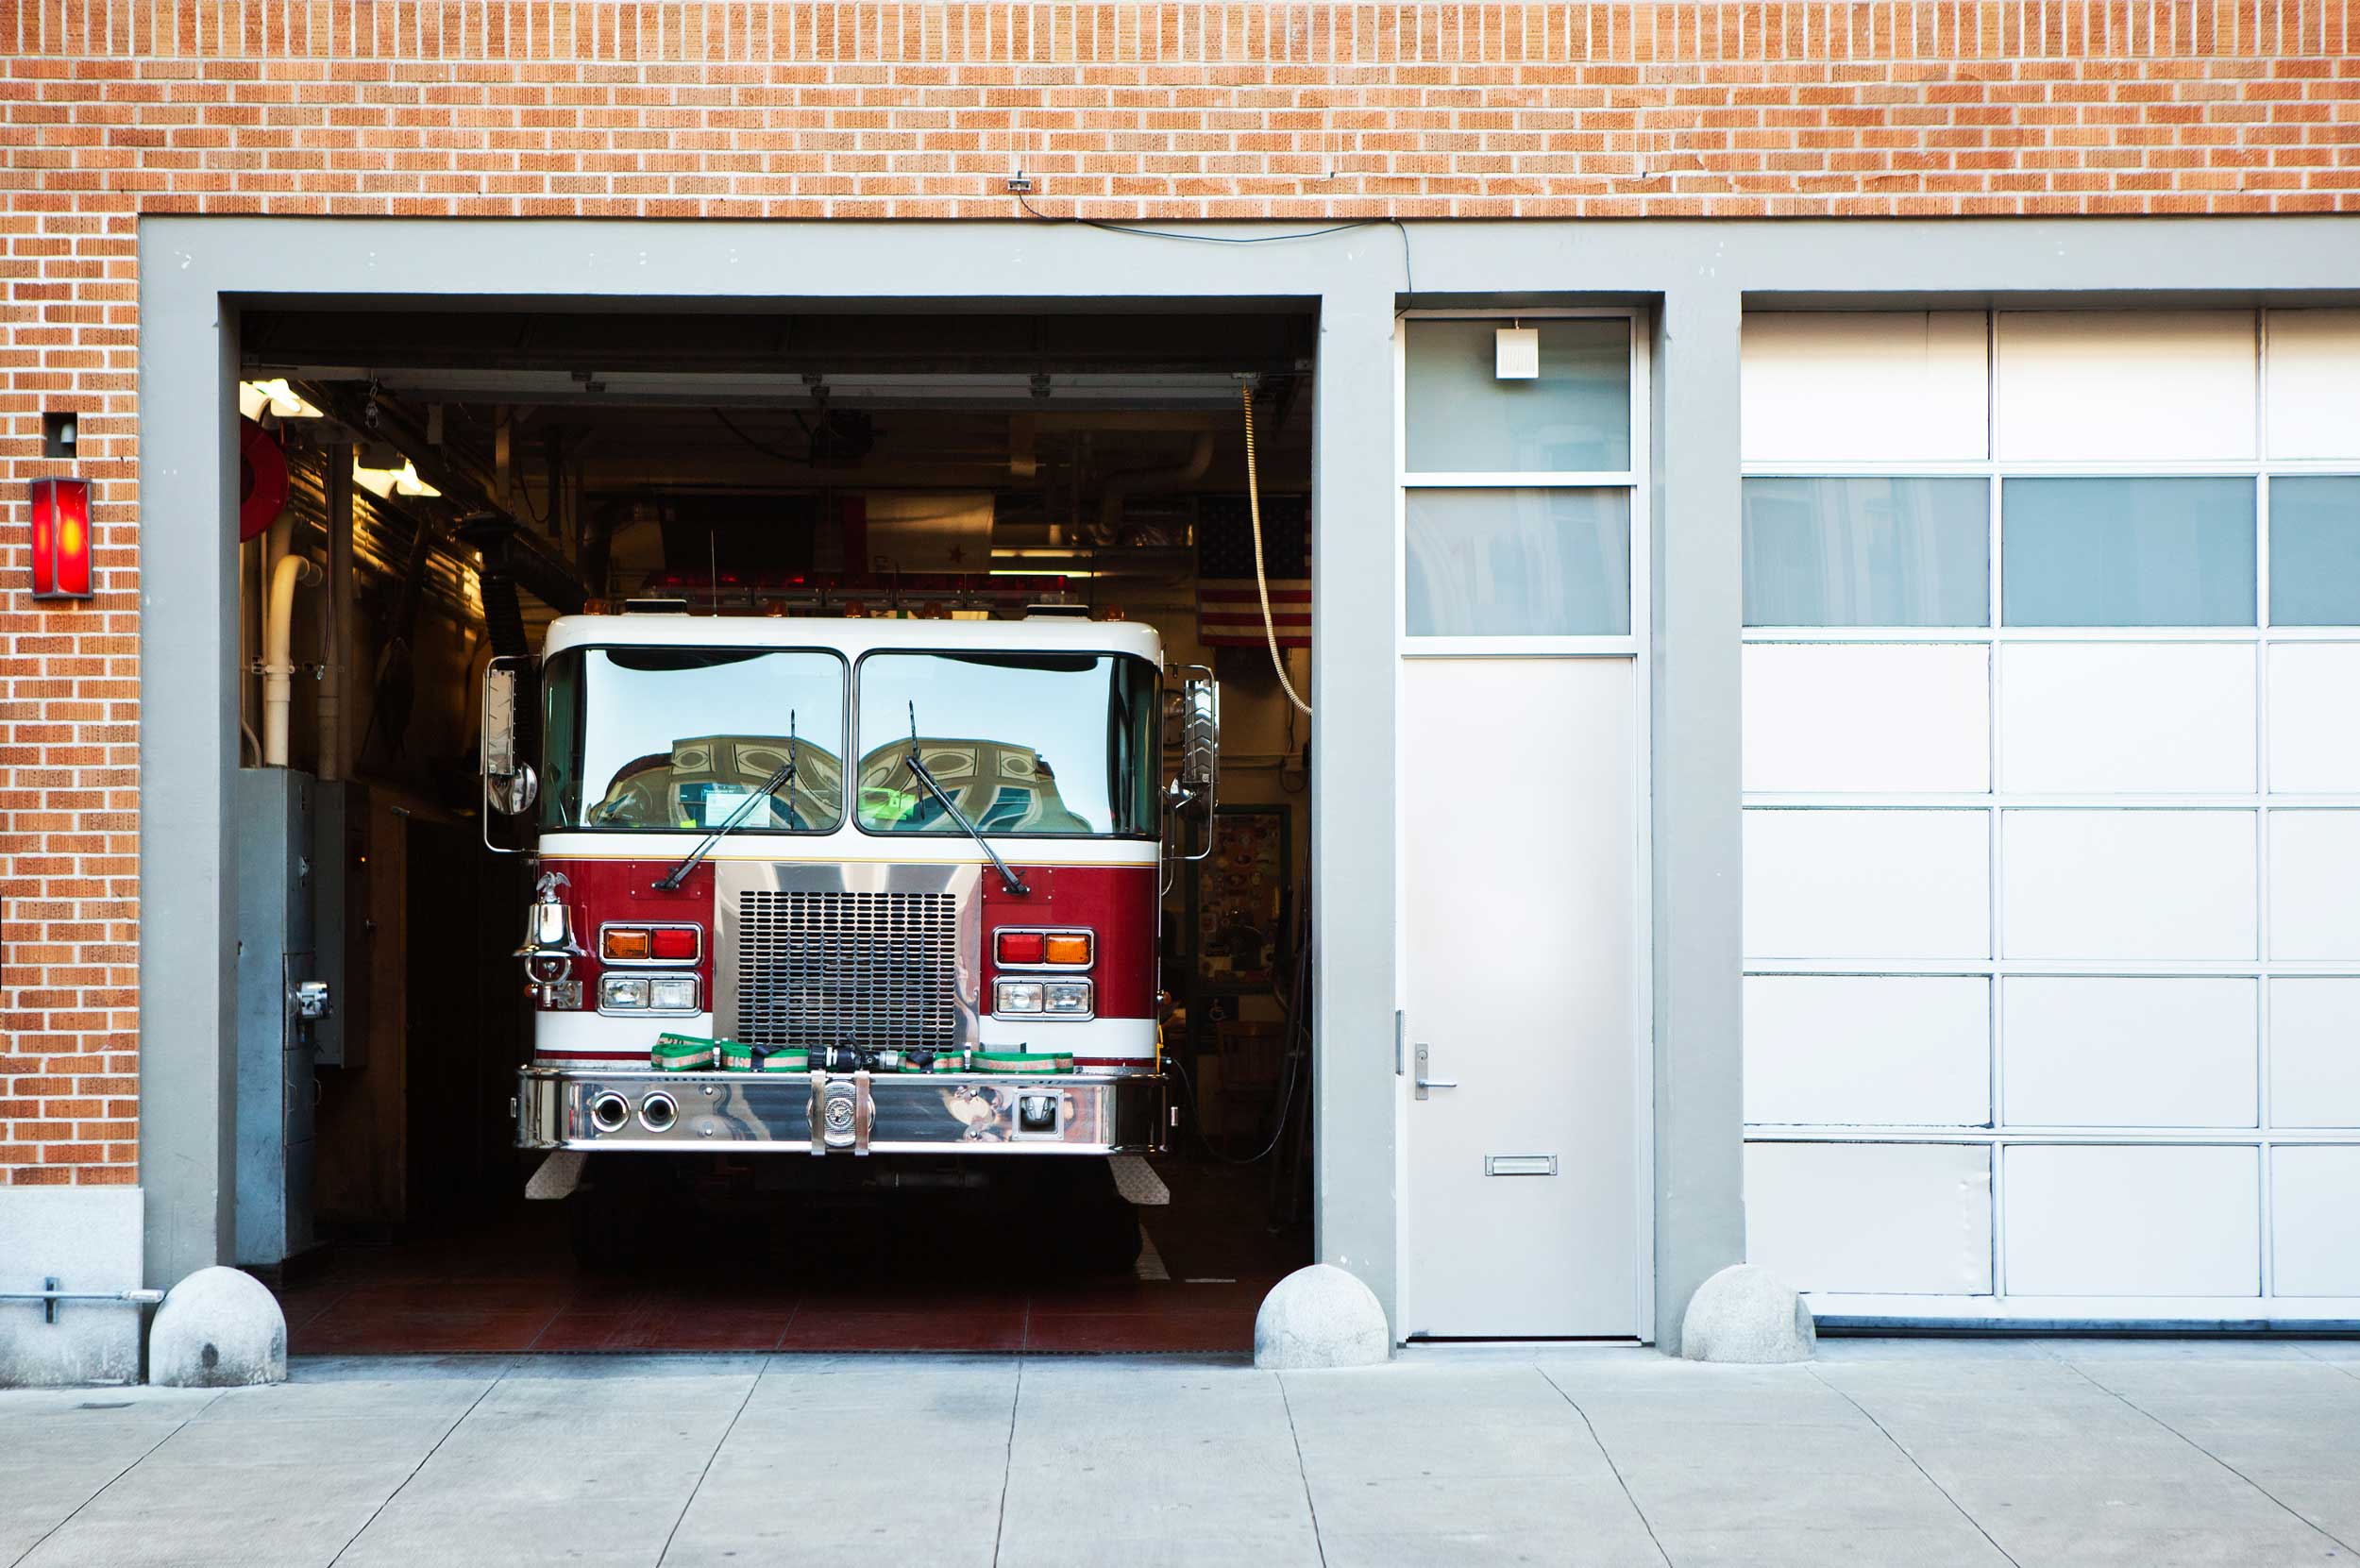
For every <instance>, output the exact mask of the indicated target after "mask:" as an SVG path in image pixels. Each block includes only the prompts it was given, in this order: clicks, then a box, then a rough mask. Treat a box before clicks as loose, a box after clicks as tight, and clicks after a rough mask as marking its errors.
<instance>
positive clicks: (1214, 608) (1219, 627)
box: [1196, 496, 1311, 648]
mask: <svg viewBox="0 0 2360 1568" xmlns="http://www.w3.org/2000/svg"><path fill="white" fill-rule="evenodd" d="M1262 566H1263V569H1264V571H1265V572H1266V573H1267V574H1268V575H1269V580H1270V615H1271V625H1272V626H1273V628H1274V629H1275V630H1276V631H1277V632H1278V646H1279V647H1281V648H1308V647H1310V646H1311V497H1308V496H1264V497H1262ZM1196 634H1197V640H1198V641H1200V642H1202V643H1204V644H1205V645H1206V646H1207V647H1210V648H1244V647H1253V648H1259V647H1261V646H1262V600H1261V596H1260V595H1259V594H1257V593H1256V591H1255V587H1254V522H1253V516H1252V514H1250V513H1249V512H1248V511H1247V510H1246V498H1245V497H1243V496H1205V497H1202V498H1201V499H1199V501H1198V502H1197V514H1196Z"/></svg>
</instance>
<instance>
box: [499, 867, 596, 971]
mask: <svg viewBox="0 0 2360 1568" xmlns="http://www.w3.org/2000/svg"><path fill="white" fill-rule="evenodd" d="M571 885H572V884H571V883H570V882H568V881H567V880H566V877H565V872H563V871H544V872H542V873H541V881H540V884H539V885H537V886H536V887H535V888H534V889H533V897H532V902H531V903H530V904H527V905H526V906H525V940H524V945H523V946H522V947H520V948H518V949H517V950H516V951H515V952H514V953H511V954H510V956H511V957H514V958H524V959H536V958H569V959H570V958H586V957H588V956H589V953H588V951H587V950H585V949H584V948H583V947H582V944H581V943H580V942H577V941H575V940H574V908H573V905H571V904H569V903H567V902H565V900H564V899H562V898H560V897H559V896H558V889H559V888H561V887H568V886H571Z"/></svg>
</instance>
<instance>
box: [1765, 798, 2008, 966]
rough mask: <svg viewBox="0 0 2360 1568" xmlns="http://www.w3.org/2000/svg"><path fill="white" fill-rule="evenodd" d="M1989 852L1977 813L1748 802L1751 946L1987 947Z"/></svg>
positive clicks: (1845, 953)
mask: <svg viewBox="0 0 2360 1568" xmlns="http://www.w3.org/2000/svg"><path fill="white" fill-rule="evenodd" d="M1989 851H1990V845H1989V836H1988V832H1987V829H1986V827H1985V818H1984V814H1983V813H1981V812H1973V811H1764V810H1753V811H1748V812H1746V813H1745V883H1744V885H1745V953H1746V955H1747V956H1748V957H1754V958H1817V957H1833V956H1842V957H1859V958H1931V957H1953V958H1958V957H1982V956H1987V955H1988V954H1989V953H1990V949H1991V916H1990V909H1991V875H1990V868H1989Z"/></svg>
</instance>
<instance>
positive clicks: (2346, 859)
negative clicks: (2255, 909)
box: [2270, 811, 2360, 959]
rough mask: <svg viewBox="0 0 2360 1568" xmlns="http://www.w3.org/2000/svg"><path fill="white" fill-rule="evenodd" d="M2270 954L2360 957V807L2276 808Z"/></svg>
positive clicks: (2272, 818)
mask: <svg viewBox="0 0 2360 1568" xmlns="http://www.w3.org/2000/svg"><path fill="white" fill-rule="evenodd" d="M2270 956H2271V957H2273V958H2294V959H2303V958H2360V811H2274V812H2272V813H2270Z"/></svg>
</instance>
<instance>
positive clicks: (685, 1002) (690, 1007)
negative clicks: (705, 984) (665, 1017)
mask: <svg viewBox="0 0 2360 1568" xmlns="http://www.w3.org/2000/svg"><path fill="white" fill-rule="evenodd" d="M648 986H649V1003H648V1004H649V1007H651V1008H652V1009H653V1010H655V1011H656V1012H659V1013H693V1012H695V1011H696V1010H697V977H696V976H695V975H693V974H665V975H658V976H656V977H655V978H654V979H652V980H650V981H649V982H648Z"/></svg>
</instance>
